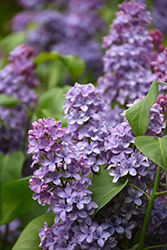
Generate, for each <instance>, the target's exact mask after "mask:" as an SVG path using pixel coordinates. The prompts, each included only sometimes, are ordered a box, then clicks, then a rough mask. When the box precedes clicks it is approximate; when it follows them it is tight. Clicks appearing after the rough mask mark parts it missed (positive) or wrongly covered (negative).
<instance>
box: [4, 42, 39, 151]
mask: <svg viewBox="0 0 167 250" xmlns="http://www.w3.org/2000/svg"><path fill="white" fill-rule="evenodd" d="M34 57H35V51H34V49H32V48H31V47H28V46H26V45H20V46H18V47H16V48H15V49H14V50H13V51H11V52H10V54H9V58H8V59H9V60H10V63H8V64H7V65H6V66H5V67H4V69H2V70H1V71H0V94H7V95H11V96H13V97H15V98H19V99H20V100H21V102H22V104H20V103H19V104H17V105H16V106H14V107H5V106H0V118H1V120H2V121H3V123H2V124H0V152H3V153H9V152H12V151H15V150H20V148H21V146H22V143H23V138H24V135H25V133H26V131H25V130H26V124H27V120H28V116H27V113H26V109H34V108H35V107H36V105H37V95H36V94H35V92H34V90H33V89H34V87H36V86H37V85H38V78H37V76H36V75H35V74H34V73H33V70H34V68H35V65H34V63H33V59H34ZM25 107H26V109H25ZM3 124H5V125H3Z"/></svg>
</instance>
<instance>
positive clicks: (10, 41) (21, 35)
mask: <svg viewBox="0 0 167 250" xmlns="http://www.w3.org/2000/svg"><path fill="white" fill-rule="evenodd" d="M26 39H27V33H26V32H12V33H10V34H9V35H7V36H6V37H5V38H3V39H2V40H1V41H0V45H1V46H2V47H3V48H4V49H5V50H6V52H7V53H8V52H9V51H11V50H13V49H14V48H15V47H16V46H18V45H19V44H22V43H24V42H25V41H26Z"/></svg>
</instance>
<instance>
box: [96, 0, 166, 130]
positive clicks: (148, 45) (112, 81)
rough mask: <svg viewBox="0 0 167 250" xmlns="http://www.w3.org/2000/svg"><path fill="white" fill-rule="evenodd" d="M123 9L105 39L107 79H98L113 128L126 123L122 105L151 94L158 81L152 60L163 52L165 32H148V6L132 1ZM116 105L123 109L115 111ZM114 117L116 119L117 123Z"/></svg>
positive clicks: (104, 66) (104, 77)
mask: <svg viewBox="0 0 167 250" xmlns="http://www.w3.org/2000/svg"><path fill="white" fill-rule="evenodd" d="M119 9H120V11H119V12H117V13H116V18H115V19H114V20H113V23H112V25H111V26H110V31H109V34H108V35H107V36H106V37H104V38H103V43H102V47H103V48H107V50H106V53H105V55H104V56H103V71H104V76H103V77H99V79H98V86H99V88H100V89H102V95H101V98H102V99H103V100H104V101H105V103H106V104H108V105H106V110H107V112H108V114H109V115H108V120H109V121H110V123H111V125H112V126H115V125H116V124H118V123H119V122H121V120H122V118H121V116H120V113H121V111H123V109H122V110H121V108H120V107H119V106H120V105H121V106H122V105H124V107H123V108H125V105H126V104H127V103H131V102H133V100H135V99H136V98H139V97H140V96H143V95H145V94H147V92H148V90H149V87H150V83H151V82H152V80H153V79H155V76H154V74H153V73H152V61H155V60H156V59H157V52H158V53H159V52H161V51H162V50H163V46H162V42H163V38H162V35H161V33H160V32H159V31H157V30H155V31H152V32H149V31H148V27H149V25H150V24H151V16H150V13H149V12H148V11H147V10H146V5H144V4H143V3H141V2H135V1H129V2H124V3H123V4H121V5H119ZM153 45H154V46H153ZM154 49H155V50H157V52H154V51H153V50H154ZM112 103H117V104H118V105H119V106H117V105H116V106H113V107H112V108H113V110H112V112H111V104H112ZM118 112H119V113H118ZM113 116H116V117H115V119H114V120H113Z"/></svg>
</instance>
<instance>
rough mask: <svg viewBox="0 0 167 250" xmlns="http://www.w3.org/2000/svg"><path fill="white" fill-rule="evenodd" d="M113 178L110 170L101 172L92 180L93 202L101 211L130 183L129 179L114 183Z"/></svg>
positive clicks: (90, 188) (121, 179)
mask: <svg viewBox="0 0 167 250" xmlns="http://www.w3.org/2000/svg"><path fill="white" fill-rule="evenodd" d="M112 180H113V177H112V176H110V175H109V171H108V170H101V171H100V173H98V174H97V175H96V176H95V177H94V178H93V180H92V185H91V186H90V187H89V190H90V191H91V192H92V200H93V201H94V202H95V203H97V205H98V209H97V210H96V212H97V211H99V210H100V209H101V208H102V207H104V206H105V205H106V204H107V203H108V202H109V201H110V200H111V199H112V198H114V196H116V195H117V194H118V193H119V192H120V191H121V190H122V189H123V188H124V187H125V186H126V184H127V183H128V180H127V179H124V178H120V179H119V180H118V181H117V182H116V183H113V182H112Z"/></svg>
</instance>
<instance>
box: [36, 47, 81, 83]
mask: <svg viewBox="0 0 167 250" xmlns="http://www.w3.org/2000/svg"><path fill="white" fill-rule="evenodd" d="M49 60H60V61H61V62H62V63H63V64H64V65H65V66H66V67H67V69H68V71H69V73H70V74H71V76H72V78H73V79H74V80H77V79H78V77H79V76H80V75H81V74H82V73H83V71H84V69H85V63H84V61H83V60H82V59H81V58H80V57H79V56H76V55H67V56H62V55H60V54H59V53H58V52H57V51H53V52H42V53H41V54H39V55H38V56H37V57H36V58H35V59H34V63H35V64H40V63H44V62H46V61H49Z"/></svg>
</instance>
